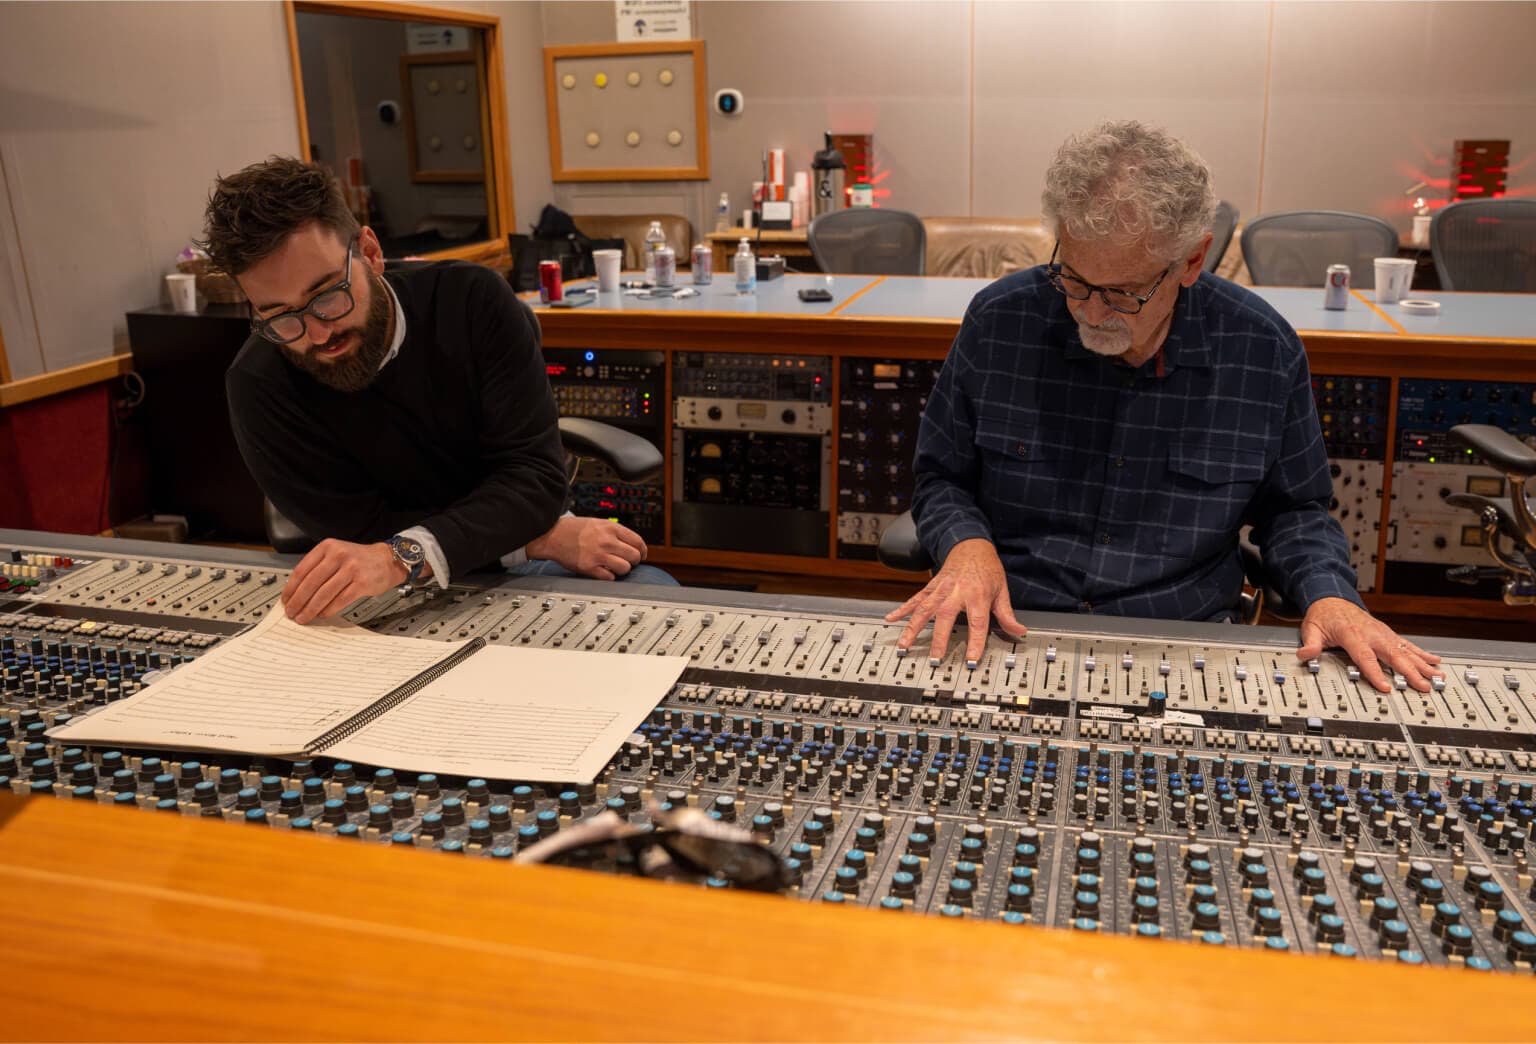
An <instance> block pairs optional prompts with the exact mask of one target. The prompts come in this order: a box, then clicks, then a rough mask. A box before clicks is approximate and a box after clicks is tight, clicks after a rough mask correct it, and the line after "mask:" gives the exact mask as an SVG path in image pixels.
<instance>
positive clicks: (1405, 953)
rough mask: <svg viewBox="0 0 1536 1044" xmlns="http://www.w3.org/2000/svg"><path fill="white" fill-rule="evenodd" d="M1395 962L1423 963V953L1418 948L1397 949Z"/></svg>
mask: <svg viewBox="0 0 1536 1044" xmlns="http://www.w3.org/2000/svg"><path fill="white" fill-rule="evenodd" d="M1397 962H1398V963H1399V964H1423V963H1424V955H1423V954H1422V953H1420V952H1419V951H1418V950H1398V951H1397Z"/></svg>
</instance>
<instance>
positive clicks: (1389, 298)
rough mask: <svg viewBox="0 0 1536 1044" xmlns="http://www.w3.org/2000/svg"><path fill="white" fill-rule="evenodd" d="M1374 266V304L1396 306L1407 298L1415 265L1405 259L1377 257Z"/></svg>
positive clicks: (1374, 259)
mask: <svg viewBox="0 0 1536 1044" xmlns="http://www.w3.org/2000/svg"><path fill="white" fill-rule="evenodd" d="M1372 261H1373V263H1374V264H1375V266H1376V303H1377V304H1397V302H1399V301H1401V300H1402V299H1403V298H1404V297H1406V296H1408V288H1409V287H1410V286H1411V285H1412V284H1413V269H1414V267H1415V263H1414V262H1413V261H1412V260H1410V259H1409V258H1406V257H1378V258H1373V259H1372Z"/></svg>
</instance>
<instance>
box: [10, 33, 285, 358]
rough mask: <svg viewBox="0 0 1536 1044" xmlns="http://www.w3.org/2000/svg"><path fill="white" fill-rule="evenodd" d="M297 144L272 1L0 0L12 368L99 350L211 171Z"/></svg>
mask: <svg viewBox="0 0 1536 1044" xmlns="http://www.w3.org/2000/svg"><path fill="white" fill-rule="evenodd" d="M297 148H298V133H297V118H296V115H295V110H294V102H293V88H292V85H291V80H290V77H289V69H288V45H287V35H286V32H285V30H284V28H283V15H282V8H281V7H280V6H278V5H277V4H276V3H249V4H235V3H230V4H213V3H68V4H66V3H36V4H0V164H3V172H4V183H3V186H0V188H3V191H4V195H5V197H6V198H5V199H4V200H0V203H3V204H5V205H0V244H3V246H4V250H3V254H0V256H3V257H4V259H5V260H4V261H3V262H0V264H3V266H4V267H3V270H0V329H3V330H4V332H5V347H6V355H7V358H8V359H9V362H10V367H11V376H12V377H13V379H19V378H23V377H28V376H32V375H34V374H37V373H41V372H43V371H45V370H58V369H63V368H65V367H68V366H73V365H76V364H78V363H82V362H88V361H90V360H93V359H100V358H103V357H105V356H108V355H111V354H113V352H114V351H115V350H118V349H116V348H115V342H116V340H117V339H118V338H119V337H120V336H121V335H122V334H123V333H124V331H125V328H126V323H125V320H124V318H123V317H124V313H125V312H127V311H129V310H130V309H134V308H142V307H144V306H146V305H150V304H154V303H155V302H156V301H158V300H159V299H160V294H161V277H162V276H163V275H164V274H165V273H166V272H169V271H174V264H175V259H176V253H177V251H179V250H180V249H181V248H182V247H184V246H186V245H187V242H188V241H189V239H190V238H191V237H192V236H194V235H195V234H197V233H198V232H199V231H200V230H201V228H202V212H203V205H204V202H205V201H206V199H207V194H208V187H209V184H210V182H211V181H212V179H213V177H214V176H215V175H216V174H217V173H218V172H220V171H230V170H235V169H237V168H239V167H241V166H243V165H244V164H246V163H249V162H252V161H253V160H256V159H260V158H262V157H264V156H266V155H268V154H269V153H273V152H287V153H292V152H294V151H295V150H296V149H297Z"/></svg>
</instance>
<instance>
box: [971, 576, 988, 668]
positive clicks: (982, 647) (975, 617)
mask: <svg viewBox="0 0 1536 1044" xmlns="http://www.w3.org/2000/svg"><path fill="white" fill-rule="evenodd" d="M965 621H966V624H965V625H966V638H965V665H966V666H967V667H973V666H975V665H976V664H978V663H980V662H981V656H982V654H983V653H985V652H986V651H987V632H988V629H989V627H990V625H991V622H992V607H991V606H989V605H988V604H987V598H986V595H984V594H981V593H980V592H977V593H974V594H972V595H971V600H970V601H969V602H968V603H966V606H965Z"/></svg>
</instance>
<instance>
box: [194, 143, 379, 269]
mask: <svg viewBox="0 0 1536 1044" xmlns="http://www.w3.org/2000/svg"><path fill="white" fill-rule="evenodd" d="M311 221H318V222H319V223H320V224H321V225H323V226H325V227H326V228H328V229H330V230H331V231H333V232H335V233H336V235H337V237H338V238H339V239H342V240H348V239H351V238H352V236H353V234H354V233H356V232H357V230H358V224H357V218H355V217H354V216H353V215H352V211H351V210H350V209H349V208H348V207H347V200H346V197H345V196H343V195H342V192H341V185H340V184H339V183H338V182H337V181H336V178H335V177H334V176H333V175H332V174H331V172H330V171H328V170H326V169H325V168H324V167H321V166H318V165H317V164H314V163H304V162H302V161H300V160H296V159H294V158H292V157H291V156H271V157H269V158H268V159H267V160H265V161H264V162H261V163H253V164H251V165H250V166H249V167H246V168H245V169H244V170H242V171H239V172H238V173H235V174H231V175H229V176H228V177H221V178H219V180H218V181H216V182H214V183H213V191H211V192H210V193H208V209H207V212H206V213H205V215H204V225H203V232H204V234H205V235H206V236H207V239H206V240H205V241H204V242H203V243H202V244H201V245H202V247H203V249H205V250H207V251H208V258H209V260H210V261H212V262H213V266H214V267H215V268H217V269H218V270H219V271H221V272H228V273H229V274H230V275H234V276H238V275H240V274H241V273H242V272H244V271H245V270H246V269H248V268H250V267H251V266H252V265H254V264H256V263H257V262H258V261H260V260H261V259H262V258H264V257H266V256H267V255H269V254H271V253H272V252H273V251H274V250H276V249H277V248H278V247H280V246H282V243H283V240H284V239H286V238H288V236H289V235H291V234H292V233H293V232H295V231H297V230H298V229H299V228H300V227H302V226H303V225H307V224H309V223H310V222H311Z"/></svg>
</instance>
